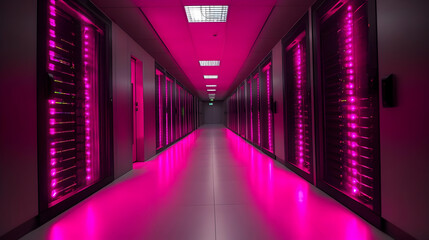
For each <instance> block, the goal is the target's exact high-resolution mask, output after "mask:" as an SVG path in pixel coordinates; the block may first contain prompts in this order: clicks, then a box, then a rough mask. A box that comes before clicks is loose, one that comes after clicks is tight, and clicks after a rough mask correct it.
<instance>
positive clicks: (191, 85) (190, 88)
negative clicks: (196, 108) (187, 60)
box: [138, 7, 198, 96]
mask: <svg viewBox="0 0 429 240" xmlns="http://www.w3.org/2000/svg"><path fill="white" fill-rule="evenodd" d="M138 9H139V10H140V12H141V14H142V15H143V16H144V18H145V19H146V21H147V22H148V23H149V25H150V27H151V28H152V30H153V31H154V32H155V34H156V36H157V37H158V39H159V40H160V41H161V43H162V45H164V47H165V49H167V52H168V54H169V55H170V57H171V59H173V61H174V63H175V64H176V65H177V67H178V68H179V69H180V71H181V72H182V74H183V75H184V76H185V77H186V78H187V84H186V85H187V86H186V87H187V88H188V90H191V91H192V93H193V94H194V96H198V91H196V89H195V87H194V85H193V84H192V82H191V80H190V79H189V77H188V76H187V75H186V73H185V71H183V69H182V67H181V66H180V65H179V64H178V63H177V61H176V59H175V58H174V57H173V55H172V54H171V52H170V49H168V47H167V45H165V43H164V41H163V40H162V39H161V37H160V36H159V34H158V32H157V31H156V29H155V28H154V27H153V25H152V23H151V22H150V21H149V19H148V18H147V16H146V14H144V12H143V10H142V9H141V7H139V8H138ZM179 82H181V81H179ZM181 83H182V85H184V84H183V82H181ZM188 85H190V86H188Z"/></svg>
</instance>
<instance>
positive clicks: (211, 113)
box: [201, 101, 225, 124]
mask: <svg viewBox="0 0 429 240" xmlns="http://www.w3.org/2000/svg"><path fill="white" fill-rule="evenodd" d="M209 103H210V102H205V101H202V102H201V105H202V110H203V124H224V111H225V109H224V102H223V101H214V102H211V103H213V105H212V106H209Z"/></svg>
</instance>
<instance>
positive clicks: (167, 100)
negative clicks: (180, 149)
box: [155, 64, 197, 152]
mask: <svg viewBox="0 0 429 240" xmlns="http://www.w3.org/2000/svg"><path fill="white" fill-rule="evenodd" d="M155 85H156V89H155V91H156V92H155V99H156V102H155V104H156V107H155V109H156V113H155V118H156V130H157V136H156V150H157V152H159V151H162V150H163V149H164V148H165V147H168V146H170V145H171V144H173V143H174V142H175V141H177V140H179V139H180V138H182V137H184V136H185V135H187V134H188V133H190V132H191V131H193V130H195V129H196V127H195V124H196V123H197V118H196V117H195V114H196V108H195V99H196V98H194V96H193V95H192V94H190V93H189V92H188V91H186V90H185V89H184V87H183V86H182V85H181V84H180V83H179V82H178V81H177V80H175V79H174V78H173V77H172V76H171V75H170V74H169V73H168V72H166V71H165V69H164V68H162V67H161V66H160V65H158V64H156V69H155Z"/></svg>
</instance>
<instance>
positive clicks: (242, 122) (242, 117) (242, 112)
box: [238, 83, 246, 137]
mask: <svg viewBox="0 0 429 240" xmlns="http://www.w3.org/2000/svg"><path fill="white" fill-rule="evenodd" d="M244 87H245V84H244V83H243V84H241V86H240V90H239V100H238V103H239V108H238V112H239V128H240V129H239V134H240V136H242V137H246V106H245V103H246V100H245V91H244V90H245V89H244Z"/></svg>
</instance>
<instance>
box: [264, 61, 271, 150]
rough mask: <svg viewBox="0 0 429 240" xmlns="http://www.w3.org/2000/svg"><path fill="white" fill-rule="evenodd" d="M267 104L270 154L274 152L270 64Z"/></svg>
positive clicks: (268, 66) (268, 69)
mask: <svg viewBox="0 0 429 240" xmlns="http://www.w3.org/2000/svg"><path fill="white" fill-rule="evenodd" d="M266 68H267V103H268V109H267V110H268V148H269V149H268V150H269V151H270V152H272V151H273V139H272V135H271V134H272V133H271V131H272V126H271V95H270V93H271V89H270V81H271V80H270V68H271V63H269V64H268V65H267V66H266Z"/></svg>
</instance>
